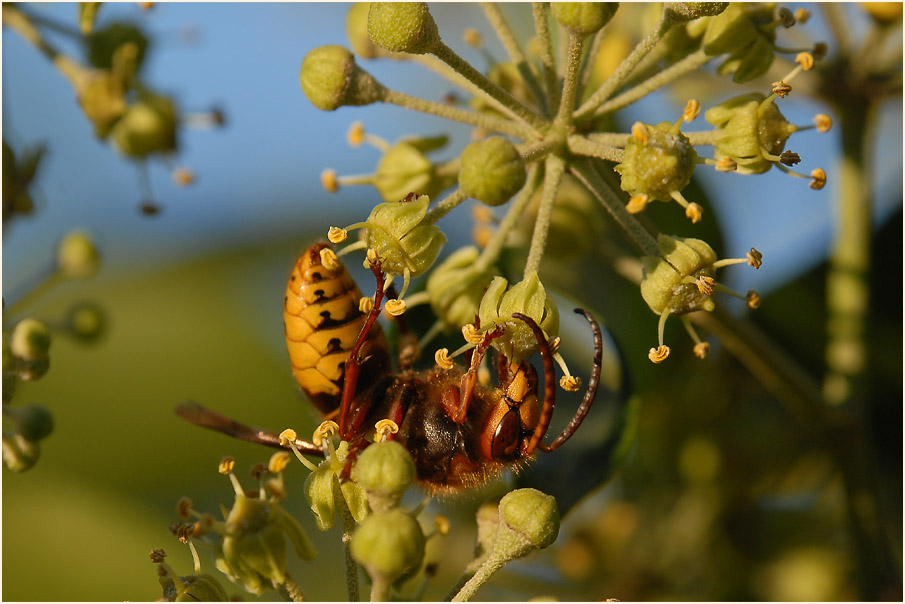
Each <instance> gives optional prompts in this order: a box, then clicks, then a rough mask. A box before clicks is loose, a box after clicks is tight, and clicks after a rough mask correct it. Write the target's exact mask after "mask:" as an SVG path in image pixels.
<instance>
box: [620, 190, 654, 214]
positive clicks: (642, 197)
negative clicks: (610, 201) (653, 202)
mask: <svg viewBox="0 0 905 604" xmlns="http://www.w3.org/2000/svg"><path fill="white" fill-rule="evenodd" d="M649 202H650V197H648V196H647V193H638V194H637V195H632V198H631V199H629V200H628V203H627V204H625V209H626V211H627V212H628V213H629V214H638V213H640V212H643V211H644V208H646V207H647V204H648V203H649Z"/></svg>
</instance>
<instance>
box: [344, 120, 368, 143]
mask: <svg viewBox="0 0 905 604" xmlns="http://www.w3.org/2000/svg"><path fill="white" fill-rule="evenodd" d="M364 140H365V125H364V124H363V123H362V122H352V125H351V126H349V131H348V132H347V133H346V141H347V142H348V143H349V146H350V147H352V148H355V147H360V146H361V144H362V143H363V142H364Z"/></svg>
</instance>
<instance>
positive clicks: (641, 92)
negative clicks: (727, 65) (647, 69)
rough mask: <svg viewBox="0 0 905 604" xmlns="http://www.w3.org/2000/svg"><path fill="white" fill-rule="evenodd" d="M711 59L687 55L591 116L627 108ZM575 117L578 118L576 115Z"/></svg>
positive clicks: (698, 53) (699, 51) (694, 54)
mask: <svg viewBox="0 0 905 604" xmlns="http://www.w3.org/2000/svg"><path fill="white" fill-rule="evenodd" d="M712 58H713V57H711V56H708V55H706V54H704V51H703V50H698V51H697V52H694V53H692V54H690V55H688V56H687V57H685V58H684V59H682V60H681V61H679V62H678V63H675V64H674V65H671V66H670V67H668V68H666V69H664V70H663V71H661V72H659V73H657V74H656V75H655V76H652V77H650V78H648V79H646V80H644V81H643V82H641V83H640V84H638V85H637V86H633V87H632V88H630V89H629V90H626V91H625V92H624V93H622V94H620V95H619V96H617V97H614V98H612V99H610V100H609V101H607V102H605V103H603V104H602V105H600V106H599V107H597V109H595V110H594V112H593V114H592V115H593V116H594V117H595V118H596V117H599V116H601V115H604V114H607V113H614V112H616V111H618V110H619V109H622V108H623V107H627V106H628V105H631V104H632V103H634V102H635V101H637V100H639V99H641V98H643V97H645V96H647V95H648V94H650V93H652V92H654V91H655V90H657V89H659V88H662V87H663V86H666V85H667V84H669V83H671V82H673V81H674V80H676V79H678V78H680V77H682V76H683V75H685V74H686V73H690V72H692V71H695V70H696V69H698V68H700V67H701V66H702V65H704V64H706V63H707V62H708V61H710V59H712ZM585 104H587V103H585ZM576 117H578V116H577V115H576Z"/></svg>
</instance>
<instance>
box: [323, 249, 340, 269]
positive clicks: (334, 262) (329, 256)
mask: <svg viewBox="0 0 905 604" xmlns="http://www.w3.org/2000/svg"><path fill="white" fill-rule="evenodd" d="M320 257H321V264H323V265H324V268H326V269H328V270H331V271H336V270H339V269H340V268H341V267H342V265H341V264H340V263H339V258H337V257H336V254H335V253H334V252H333V250H331V249H330V248H328V247H325V248H323V249H322V250H321V251H320Z"/></svg>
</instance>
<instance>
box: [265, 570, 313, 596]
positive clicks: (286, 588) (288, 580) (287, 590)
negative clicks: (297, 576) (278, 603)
mask: <svg viewBox="0 0 905 604" xmlns="http://www.w3.org/2000/svg"><path fill="white" fill-rule="evenodd" d="M273 588H274V589H276V590H277V591H278V592H279V593H280V594H282V595H283V597H285V598H288V599H289V600H290V601H292V602H306V601H307V600H306V599H305V594H303V593H302V588H301V587H299V585H298V583H296V582H295V580H294V579H293V578H292V577H290V576H289V573H288V572H287V573H285V574H284V576H283V582H282V583H279V582H277V581H274V582H273Z"/></svg>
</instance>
